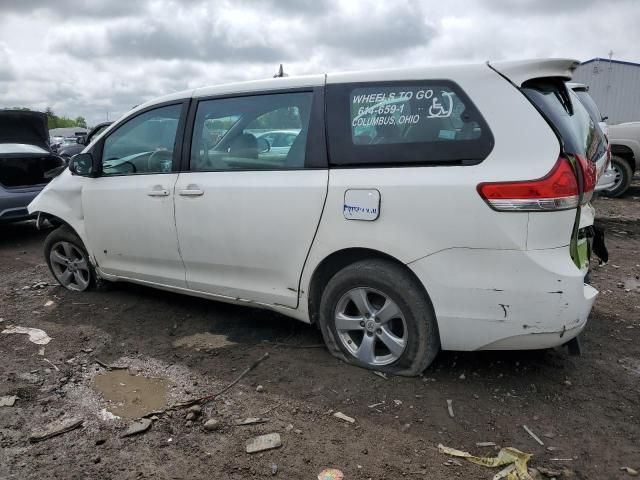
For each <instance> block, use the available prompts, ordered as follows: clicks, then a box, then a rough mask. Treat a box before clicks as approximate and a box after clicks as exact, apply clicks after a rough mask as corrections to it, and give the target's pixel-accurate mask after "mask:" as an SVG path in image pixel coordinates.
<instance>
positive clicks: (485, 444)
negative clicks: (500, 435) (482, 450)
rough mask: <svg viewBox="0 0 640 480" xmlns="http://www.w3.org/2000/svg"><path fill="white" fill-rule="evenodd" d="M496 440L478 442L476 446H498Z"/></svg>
mask: <svg viewBox="0 0 640 480" xmlns="http://www.w3.org/2000/svg"><path fill="white" fill-rule="evenodd" d="M496 446H497V445H496V444H495V442H476V447H496Z"/></svg>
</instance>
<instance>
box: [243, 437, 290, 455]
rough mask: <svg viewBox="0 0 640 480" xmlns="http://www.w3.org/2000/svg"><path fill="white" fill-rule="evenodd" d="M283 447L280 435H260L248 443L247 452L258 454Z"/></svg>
mask: <svg viewBox="0 0 640 480" xmlns="http://www.w3.org/2000/svg"><path fill="white" fill-rule="evenodd" d="M281 446H282V441H281V440H280V434H279V433H268V434H266V435H260V436H258V437H254V438H252V439H251V440H249V441H248V442H247V445H246V452H247V453H257V452H263V451H265V450H271V449H273V448H279V447H281Z"/></svg>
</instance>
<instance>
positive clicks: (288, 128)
mask: <svg viewBox="0 0 640 480" xmlns="http://www.w3.org/2000/svg"><path fill="white" fill-rule="evenodd" d="M312 95H313V94H312V93H311V92H300V93H280V94H270V95H255V96H246V97H237V98H223V99H216V100H205V101H202V102H200V103H199V105H198V110H197V113H196V118H195V123H194V127H193V139H192V143H191V170H192V171H208V170H209V171H214V170H280V169H296V168H303V167H305V157H306V145H307V133H308V129H309V119H310V113H311V102H312Z"/></svg>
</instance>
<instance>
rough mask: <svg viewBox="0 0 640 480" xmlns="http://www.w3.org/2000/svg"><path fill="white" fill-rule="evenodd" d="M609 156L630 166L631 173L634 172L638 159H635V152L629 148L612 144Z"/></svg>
mask: <svg viewBox="0 0 640 480" xmlns="http://www.w3.org/2000/svg"><path fill="white" fill-rule="evenodd" d="M611 154H612V155H615V156H616V157H620V158H622V159H623V160H625V161H627V162H628V163H629V165H630V166H631V170H632V171H635V170H636V168H637V161H638V158H636V155H635V152H634V150H633V149H632V148H631V147H629V146H627V145H622V144H620V143H612V144H611Z"/></svg>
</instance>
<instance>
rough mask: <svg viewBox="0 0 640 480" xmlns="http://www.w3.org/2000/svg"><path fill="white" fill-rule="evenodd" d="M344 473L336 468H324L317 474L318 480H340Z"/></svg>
mask: <svg viewBox="0 0 640 480" xmlns="http://www.w3.org/2000/svg"><path fill="white" fill-rule="evenodd" d="M343 478H344V473H342V472H341V471H340V470H338V469H337V468H325V469H324V470H322V471H321V472H320V473H319V474H318V480H342V479H343Z"/></svg>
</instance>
